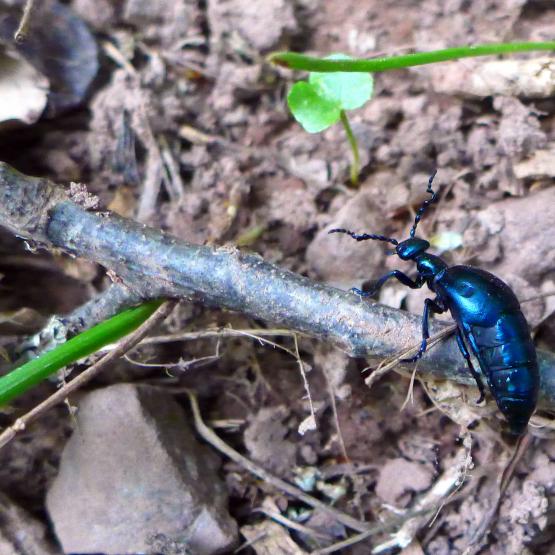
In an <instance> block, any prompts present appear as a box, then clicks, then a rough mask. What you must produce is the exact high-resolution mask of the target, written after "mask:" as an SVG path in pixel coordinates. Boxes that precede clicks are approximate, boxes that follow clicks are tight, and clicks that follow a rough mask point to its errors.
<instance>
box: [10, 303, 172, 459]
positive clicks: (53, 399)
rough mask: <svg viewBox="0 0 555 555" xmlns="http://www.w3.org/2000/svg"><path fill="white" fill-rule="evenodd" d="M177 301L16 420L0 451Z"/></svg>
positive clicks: (123, 350) (126, 348)
mask: <svg viewBox="0 0 555 555" xmlns="http://www.w3.org/2000/svg"><path fill="white" fill-rule="evenodd" d="M176 304H177V301H168V302H165V303H164V304H163V305H162V306H161V307H160V308H159V309H158V310H156V312H154V314H153V315H152V316H151V317H150V318H149V319H148V320H146V322H144V323H143V324H141V325H140V326H139V327H138V328H137V329H136V330H135V331H134V332H132V333H130V334H129V335H128V336H126V337H125V338H124V339H122V340H121V341H120V342H119V344H118V346H117V347H116V348H115V349H114V350H112V351H110V352H109V353H108V354H107V355H106V356H104V357H102V358H101V359H100V360H99V361H98V362H96V363H95V364H93V365H92V366H90V367H89V368H87V369H86V370H85V371H84V372H82V373H81V374H79V375H78V376H77V377H76V378H74V379H73V380H71V381H70V382H69V383H68V384H66V385H64V386H63V387H62V388H60V389H59V390H58V391H56V393H53V394H52V395H51V396H50V397H48V399H46V400H44V401H43V402H42V403H40V404H39V405H37V406H36V407H35V408H34V409H33V410H30V411H29V412H28V413H27V414H25V415H23V416H22V417H21V418H18V419H17V420H16V421H15V422H14V424H13V425H12V426H10V427H9V428H7V429H6V430H4V432H2V434H0V449H1V448H2V447H4V446H5V445H6V444H7V443H9V442H10V441H11V440H12V439H13V438H14V437H15V436H16V435H17V434H18V432H22V431H23V430H25V429H26V428H27V426H28V425H29V424H30V423H31V422H33V421H34V420H36V419H37V418H38V417H39V416H41V415H42V413H44V412H46V411H47V410H49V409H51V408H52V407H53V406H55V405H57V404H58V403H61V402H63V401H65V399H66V398H67V396H68V395H69V394H70V393H73V392H74V391H76V390H77V389H78V388H80V387H81V386H83V385H84V384H86V383H87V382H88V381H90V380H91V379H92V378H94V377H95V376H96V375H97V374H98V373H99V372H101V371H102V370H104V369H105V368H106V367H107V366H108V364H110V362H112V361H113V360H116V359H118V358H119V357H121V356H123V355H124V354H125V353H126V352H127V351H129V350H130V349H132V348H133V347H134V346H135V345H137V343H139V341H141V339H142V338H143V337H144V336H145V335H146V334H147V333H148V332H149V331H150V330H151V329H152V328H153V327H154V326H155V325H156V324H158V323H159V322H162V321H163V320H164V319H165V318H166V317H167V316H168V315H169V314H170V312H171V311H172V310H173V308H174V307H175V305H176Z"/></svg>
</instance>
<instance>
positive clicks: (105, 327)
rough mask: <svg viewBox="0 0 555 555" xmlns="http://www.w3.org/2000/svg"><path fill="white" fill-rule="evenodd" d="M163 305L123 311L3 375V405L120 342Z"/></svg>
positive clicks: (150, 304) (0, 400) (0, 389)
mask: <svg viewBox="0 0 555 555" xmlns="http://www.w3.org/2000/svg"><path fill="white" fill-rule="evenodd" d="M162 303H163V301H150V302H148V303H145V304H142V305H140V306H137V307H134V308H130V309H128V310H125V311H123V312H120V313H119V314H117V315H116V316H114V317H112V318H110V319H109V320H106V321H104V322H101V323H100V324H97V325H96V326H94V327H93V328H91V329H90V330H87V331H84V332H83V333H81V334H79V335H77V336H75V337H73V338H71V339H70V340H69V341H67V342H66V343H64V344H63V345H60V346H59V347H56V348H55V349H52V350H51V351H48V352H47V353H45V354H43V355H41V356H40V357H38V358H36V359H34V360H30V361H29V362H27V363H25V364H23V365H22V366H20V367H19V368H16V369H15V370H12V371H11V372H10V373H9V374H6V375H5V376H2V377H1V378H0V405H5V404H7V403H9V402H10V401H11V400H13V399H15V398H16V397H19V396H20V395H22V394H23V393H25V392H27V391H29V389H31V388H32V387H34V386H35V385H37V384H38V383H40V382H41V381H43V380H45V379H46V378H48V376H50V375H52V374H53V373H54V372H57V371H58V370H61V369H62V368H64V367H65V366H67V365H68V364H71V363H73V362H76V361H77V360H79V359H81V358H84V357H86V356H88V355H90V354H92V353H94V352H96V351H98V350H99V349H101V348H102V347H105V346H106V345H109V344H111V343H114V342H116V341H118V340H120V339H121V338H122V337H124V336H126V335H127V334H129V333H131V332H132V331H133V330H135V329H137V328H138V327H139V326H140V325H141V324H142V323H143V322H144V321H145V320H146V319H147V318H148V317H149V316H151V315H152V314H153V313H154V312H155V310H156V309H157V308H158V307H159V306H160V305H161V304H162Z"/></svg>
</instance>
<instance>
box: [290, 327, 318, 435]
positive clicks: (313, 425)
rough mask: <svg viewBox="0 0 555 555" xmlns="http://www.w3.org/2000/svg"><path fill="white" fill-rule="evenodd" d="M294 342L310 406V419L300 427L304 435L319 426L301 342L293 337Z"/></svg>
mask: <svg viewBox="0 0 555 555" xmlns="http://www.w3.org/2000/svg"><path fill="white" fill-rule="evenodd" d="M293 340H294V341H295V358H296V359H297V364H298V365H299V371H300V373H301V376H302V378H303V385H304V389H305V391H306V397H307V399H308V404H309V406H310V416H308V418H305V419H304V420H303V421H302V422H301V425H300V426H299V434H301V435H304V434H305V432H307V431H309V430H316V428H317V427H318V426H317V424H316V414H315V412H314V404H313V403H312V395H311V394H310V385H309V383H308V379H307V377H306V371H305V367H304V363H303V361H302V360H301V355H300V353H299V341H298V339H297V336H296V335H294V336H293Z"/></svg>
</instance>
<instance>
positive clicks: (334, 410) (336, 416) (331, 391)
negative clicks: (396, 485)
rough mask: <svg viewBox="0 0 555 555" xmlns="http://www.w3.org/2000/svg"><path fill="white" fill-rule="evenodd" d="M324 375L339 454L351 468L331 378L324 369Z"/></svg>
mask: <svg viewBox="0 0 555 555" xmlns="http://www.w3.org/2000/svg"><path fill="white" fill-rule="evenodd" d="M324 377H325V378H326V384H327V386H328V395H329V397H330V402H331V410H332V413H333V421H334V423H335V429H336V430H337V438H338V439H339V446H340V447H341V454H342V455H343V458H344V459H345V461H346V462H347V463H348V464H349V465H350V466H351V470H352V469H353V466H352V463H351V459H350V458H349V455H348V453H347V447H346V446H345V439H344V437H343V432H342V431H341V426H340V425H339V414H338V413H337V402H336V400H335V387H334V385H333V384H332V383H331V380H330V378H329V376H328V373H327V372H326V371H325V370H324Z"/></svg>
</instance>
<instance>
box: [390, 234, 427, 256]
mask: <svg viewBox="0 0 555 555" xmlns="http://www.w3.org/2000/svg"><path fill="white" fill-rule="evenodd" d="M429 248H430V243H428V241H426V240H425V239H419V238H418V237H411V238H410V239H405V240H404V241H401V242H400V243H399V244H398V245H397V247H396V248H395V252H396V253H397V255H398V256H399V258H400V259H401V260H415V259H416V257H417V256H419V255H421V254H422V253H423V252H425V251H427V250H428V249H429Z"/></svg>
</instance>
